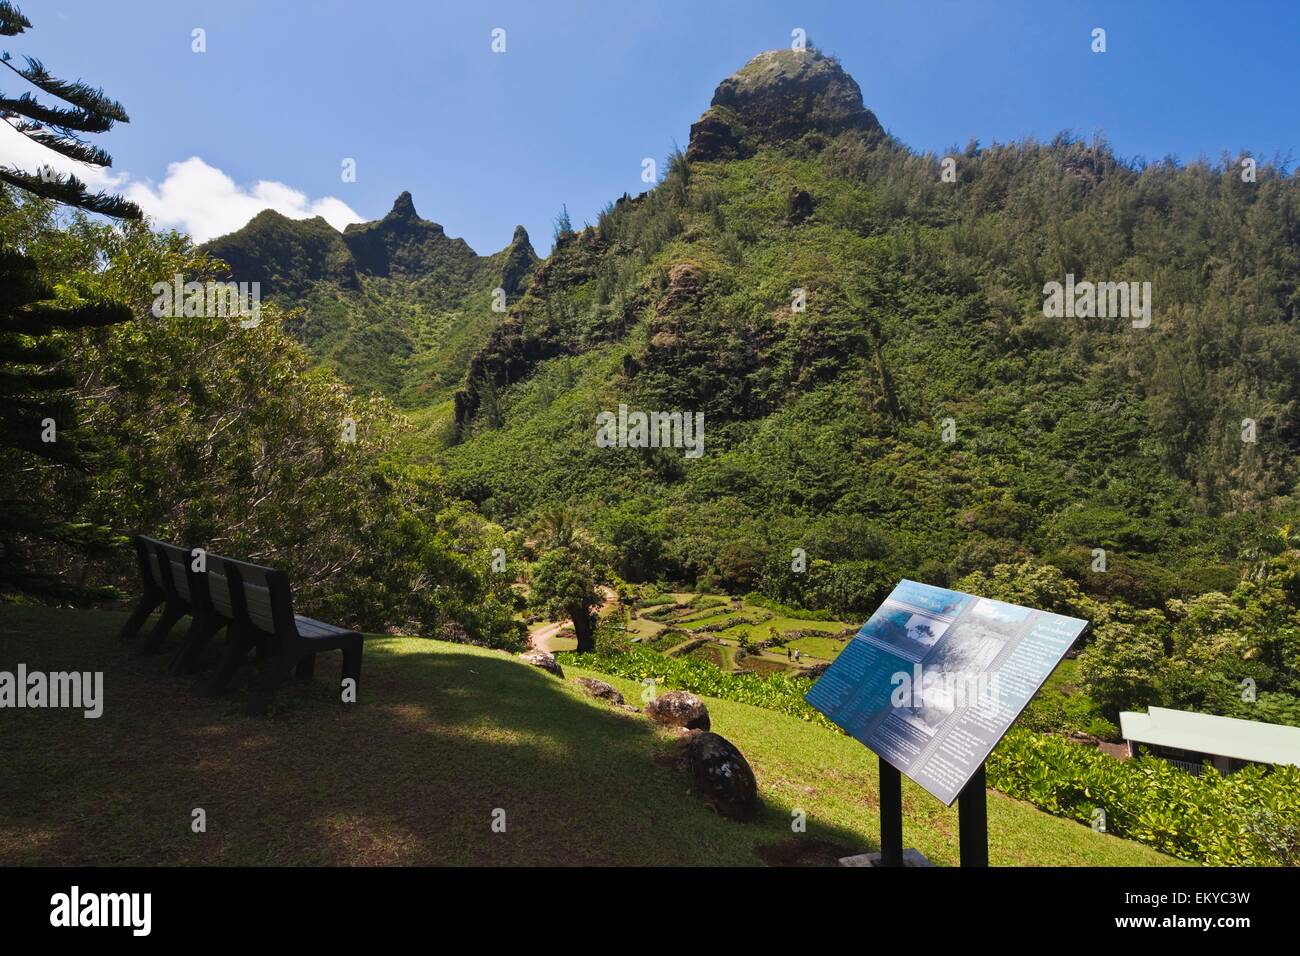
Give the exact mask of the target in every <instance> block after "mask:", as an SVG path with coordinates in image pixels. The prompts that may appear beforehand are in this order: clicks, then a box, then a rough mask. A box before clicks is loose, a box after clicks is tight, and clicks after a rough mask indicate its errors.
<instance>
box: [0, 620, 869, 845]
mask: <svg viewBox="0 0 1300 956" xmlns="http://www.w3.org/2000/svg"><path fill="white" fill-rule="evenodd" d="M122 619H123V615H120V614H106V613H95V612H78V611H50V610H43V609H34V608H32V609H24V608H7V609H2V610H0V669H4V670H12V669H14V667H16V665H17V663H18V662H20V661H21V662H23V663H26V664H27V666H28V668H29V669H41V670H69V669H76V670H83V671H84V670H102V671H104V673H105V698H106V700H105V706H104V714H103V716H102V717H101V718H99V719H97V720H87V719H84V718H83V717H82V715H81V712H80V711H66V710H62V711H51V710H16V711H13V710H7V711H0V721H3V724H2V725H0V726H3V738H4V740H5V742H6V747H5V749H6V762H7V763H8V764H9V766H10V772H9V773H7V774H5V775H4V776H3V778H0V862H2V863H5V864H58V863H67V864H143V865H149V864H177V863H181V864H202V863H216V864H406V863H410V864H550V865H565V864H570V865H664V864H717V865H736V864H756V863H760V862H762V861H764V860H766V861H768V862H775V863H798V862H803V863H825V862H829V861H830V860H831V859H832V858H833V856H834V855H835V854H837V853H838V852H839V851H840V850H844V851H848V850H853V849H856V850H858V851H860V850H861V849H862V848H863V843H864V841H863V840H862V838H861V836H860V835H858V834H856V833H853V832H851V831H847V830H841V829H839V828H834V827H830V826H824V825H821V824H820V823H819V822H818V821H817V820H815V819H814V818H812V817H810V819H809V821H808V824H809V826H808V833H806V834H798V835H796V834H793V833H792V832H791V828H790V820H791V813H790V811H791V807H789V806H785V805H784V804H783V803H774V802H767V803H766V804H765V810H764V812H763V814H762V816H761V817H760V818H759V819H758V820H757V821H755V822H753V823H750V824H741V823H736V822H733V821H729V820H725V819H723V818H720V817H718V816H717V815H715V814H714V813H713V812H712V811H711V810H709V809H708V808H706V807H705V806H704V805H703V804H702V803H701V802H700V801H699V799H698V798H697V797H696V796H694V795H693V794H691V793H690V792H689V781H688V779H687V778H686V776H685V775H684V774H682V773H681V772H679V771H676V770H673V769H672V768H670V767H667V766H664V761H663V759H662V757H663V755H664V753H665V752H666V751H669V750H671V748H672V747H673V746H674V744H673V742H672V741H671V740H669V739H667V738H666V735H665V734H663V733H662V732H660V731H659V730H657V729H656V728H655V727H654V726H653V725H651V724H650V723H649V722H648V721H646V720H645V719H644V718H643V717H642V716H640V715H638V714H633V713H628V712H625V711H619V710H616V709H613V708H610V707H608V706H607V705H604V704H599V703H595V702H592V701H589V700H587V699H585V698H583V697H580V696H579V695H577V694H576V692H572V691H569V690H565V689H564V687H563V684H562V682H561V681H559V680H558V679H557V678H555V677H552V676H550V675H548V674H545V673H544V672H542V671H540V670H537V669H535V668H532V667H529V666H526V665H523V664H521V663H519V662H517V661H514V660H511V659H509V658H506V657H503V656H501V655H498V654H494V653H492V652H485V651H480V650H477V649H474V648H465V649H463V650H462V649H459V648H456V649H448V648H447V646H446V645H433V644H431V643H425V642H421V641H418V640H415V639H395V638H375V639H372V640H370V641H368V642H367V647H366V657H365V665H364V667H363V671H362V675H363V676H362V682H361V694H360V697H361V702H360V703H359V704H357V705H355V706H352V705H344V704H341V703H340V702H339V701H338V695H337V689H336V685H335V683H334V682H335V681H336V680H337V674H338V670H337V668H338V667H339V659H338V657H339V656H338V655H337V654H333V653H331V654H322V655H321V656H320V658H319V660H318V665H317V673H316V678H315V680H314V681H313V682H312V683H311V684H309V685H297V686H293V685H290V686H288V687H286V688H285V689H284V690H283V691H281V694H280V696H279V698H278V706H277V709H276V713H275V714H274V716H273V717H271V718H270V719H256V718H247V717H244V716H243V715H242V713H241V712H240V707H241V705H242V702H243V700H244V698H245V695H246V693H247V686H248V683H249V680H250V677H251V669H249V668H245V669H244V671H243V673H242V674H241V680H240V684H239V686H237V687H236V688H235V690H234V691H232V693H231V694H230V695H229V696H227V697H223V698H216V699H214V698H209V697H204V696H202V695H201V694H200V693H199V691H198V684H199V683H200V681H197V680H193V679H176V678H171V677H169V676H168V675H166V673H165V669H166V657H165V656H161V657H150V658H143V657H140V656H139V655H138V652H137V648H138V646H139V642H138V640H137V641H135V642H130V643H128V644H119V643H118V642H116V641H115V640H114V637H113V635H114V634H115V632H116V629H117V627H118V626H120V623H121V621H122ZM183 625H184V622H182V626H183ZM656 758H659V759H656ZM199 810H201V811H202V816H203V818H204V822H205V824H206V828H205V831H204V832H195V826H194V821H195V817H196V811H199Z"/></svg>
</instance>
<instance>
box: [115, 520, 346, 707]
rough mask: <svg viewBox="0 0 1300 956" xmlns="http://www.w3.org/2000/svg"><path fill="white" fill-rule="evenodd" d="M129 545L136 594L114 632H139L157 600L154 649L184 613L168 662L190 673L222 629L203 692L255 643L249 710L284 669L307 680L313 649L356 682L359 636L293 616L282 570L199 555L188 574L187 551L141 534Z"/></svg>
mask: <svg viewBox="0 0 1300 956" xmlns="http://www.w3.org/2000/svg"><path fill="white" fill-rule="evenodd" d="M134 544H135V551H136V561H137V564H138V566H139V570H140V580H141V589H142V594H141V597H140V600H139V602H138V603H137V604H136V606H135V608H134V609H133V610H132V611H131V616H130V617H129V618H128V619H127V622H126V624H125V625H124V626H123V628H122V631H121V633H120V635H119V637H120V638H122V639H126V638H128V637H131V636H132V635H134V634H136V633H138V632H139V630H140V628H141V627H142V626H143V625H144V622H145V621H146V620H147V619H148V617H149V615H150V614H152V613H153V611H154V610H155V609H156V608H157V607H158V606H159V605H162V607H163V610H162V615H161V616H160V617H159V619H158V623H157V624H156V625H155V626H154V629H153V631H152V632H151V633H150V635H149V637H148V638H147V639H146V640H145V644H144V650H146V651H156V650H158V648H160V647H161V646H162V642H163V640H164V639H166V637H167V634H168V633H169V632H170V631H171V629H172V628H173V627H174V626H175V624H176V622H177V621H179V620H180V619H181V618H182V617H184V616H186V615H189V616H190V628H189V631H188V632H187V633H186V634H185V637H184V638H183V639H182V640H181V643H180V647H179V648H178V649H177V651H176V654H175V656H174V657H173V658H172V662H171V665H170V670H171V671H172V672H173V673H176V674H188V673H191V672H192V671H193V670H194V669H195V668H196V667H197V666H198V663H199V659H200V657H201V656H202V653H203V650H204V648H205V647H206V646H207V644H208V642H209V641H211V639H212V638H213V636H215V635H216V633H217V632H218V631H220V630H221V629H222V628H225V629H226V631H227V641H226V649H225V652H224V653H223V655H222V657H221V661H220V663H219V664H218V666H217V669H216V672H215V673H214V674H213V675H212V678H211V679H210V680H209V681H208V685H207V689H208V691H209V692H211V693H220V692H221V691H224V690H225V689H226V688H227V687H228V686H229V684H230V679H231V678H232V677H233V676H234V673H235V671H236V670H237V669H238V667H239V666H240V664H242V663H243V661H244V659H245V658H246V657H247V656H248V651H249V650H250V649H252V648H256V649H257V651H258V656H259V657H261V658H263V660H264V666H263V669H262V674H261V675H260V678H259V679H258V681H257V682H256V684H255V685H254V689H253V693H252V696H251V698H250V700H249V703H248V708H247V709H248V712H249V713H253V714H264V713H266V710H267V708H268V707H269V706H270V704H271V702H272V701H273V700H274V698H275V692H276V689H277V688H278V687H279V686H280V684H282V683H283V682H284V681H285V679H287V678H288V676H289V673H290V672H291V671H292V672H294V673H296V675H297V676H298V677H299V678H300V679H302V680H309V679H311V676H312V674H313V673H314V671H315V667H316V654H317V652H319V651H328V650H340V651H342V652H343V679H344V680H347V679H349V678H350V679H351V680H353V681H354V682H356V683H358V684H359V683H360V680H361V652H362V637H361V634H360V633H358V632H357V631H351V630H348V629H347V628H342V627H336V626H334V625H333V624H326V623H324V622H323V621H317V620H314V619H312V618H309V617H303V616H302V615H299V614H295V613H294V612H293V597H292V593H291V589H290V587H289V577H288V575H286V574H285V573H284V572H283V571H278V570H276V569H274V568H265V567H262V566H260V565H256V564H250V563H248V562H246V561H236V560H234V559H233V558H226V557H222V556H221V555H217V554H207V555H205V567H206V570H205V571H195V570H194V568H193V552H192V551H191V549H189V548H185V547H180V546H178V545H174V544H168V543H167V542H165V541H159V540H158V539H157V538H150V537H148V536H146V535H142V534H140V535H136V536H135V540H134Z"/></svg>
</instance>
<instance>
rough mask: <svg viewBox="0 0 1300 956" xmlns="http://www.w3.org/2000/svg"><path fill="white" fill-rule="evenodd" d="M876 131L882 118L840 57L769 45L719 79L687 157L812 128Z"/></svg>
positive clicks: (792, 136)
mask: <svg viewBox="0 0 1300 956" xmlns="http://www.w3.org/2000/svg"><path fill="white" fill-rule="evenodd" d="M848 130H861V131H863V132H875V131H879V130H880V122H879V121H878V120H877V119H876V117H875V114H873V113H872V112H871V111H870V110H869V109H867V108H866V107H865V106H864V105H863V103H862V89H861V87H859V86H858V83H857V81H856V80H854V79H853V77H851V76H850V75H849V74H848V73H847V72H846V71H845V69H844V68H843V67H842V66H840V64H839V61H838V60H836V59H834V58H833V57H829V56H826V55H825V54H823V53H822V52H820V51H819V50H814V49H812V48H809V49H807V50H768V51H766V52H764V53H760V54H758V55H757V56H756V57H754V58H753V59H752V60H750V61H749V62H748V63H746V64H745V65H744V66H743V67H741V68H740V69H739V70H737V71H736V72H735V73H733V74H731V76H729V77H727V78H726V79H725V80H723V81H722V82H721V83H719V84H718V88H717V89H716V90H715V91H714V93H713V100H712V102H711V103H710V105H709V108H708V109H707V110H706V111H705V112H704V115H703V116H701V117H700V119H699V121H698V122H696V123H695V124H694V125H692V126H691V142H690V146H689V147H688V149H687V154H686V155H687V158H688V159H691V160H711V159H731V158H743V157H745V156H749V155H752V154H753V152H754V151H755V150H757V149H758V148H759V147H761V146H778V145H781V144H783V143H787V142H792V141H794V140H797V139H799V138H800V137H802V136H804V135H805V134H807V133H810V132H820V133H823V134H826V135H830V136H834V135H837V134H839V133H842V132H845V131H848Z"/></svg>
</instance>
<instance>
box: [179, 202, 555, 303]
mask: <svg viewBox="0 0 1300 956" xmlns="http://www.w3.org/2000/svg"><path fill="white" fill-rule="evenodd" d="M204 249H205V251H207V252H209V253H211V254H212V255H214V256H216V257H217V258H219V259H222V260H224V261H225V262H227V263H228V264H229V265H230V271H231V273H232V274H233V275H234V277H235V278H236V279H242V280H247V281H260V282H262V292H263V294H264V295H268V296H272V295H277V294H278V295H281V296H283V297H287V298H290V299H299V298H301V297H302V296H303V295H305V294H306V292H307V291H308V290H309V289H310V288H311V286H312V285H313V284H314V283H316V282H319V281H321V280H324V281H328V282H331V283H334V284H335V285H337V286H338V287H340V288H342V289H344V290H349V291H351V290H357V289H360V280H359V277H360V276H380V277H385V278H403V279H417V280H429V281H433V282H436V283H443V284H448V285H464V286H467V287H468V286H471V285H473V286H478V285H483V284H485V283H489V285H488V287H489V288H490V287H491V286H490V283H491V282H493V281H495V280H497V278H498V277H499V280H500V282H501V285H502V286H503V287H504V288H505V290H506V292H507V294H508V295H509V296H511V297H514V296H517V295H519V294H521V293H522V291H523V288H524V287H525V286H526V285H527V282H528V280H529V278H530V276H531V275H532V273H533V270H534V269H535V268H536V266H537V263H538V259H537V254H536V253H535V252H534V251H533V247H532V244H531V243H530V242H529V240H528V233H527V231H525V230H524V227H523V226H517V227H516V228H515V234H514V238H513V239H512V240H511V242H510V245H508V246H506V247H505V248H504V249H502V250H501V251H500V252H498V253H496V254H494V255H491V256H480V255H478V254H477V253H476V252H475V251H474V250H473V249H471V248H470V246H469V243H467V242H466V241H465V240H464V239H454V238H452V237H450V236H448V235H447V233H446V232H445V231H444V230H443V228H442V226H440V225H439V224H438V223H436V222H430V221H429V220H427V219H421V218H420V216H419V214H418V213H417V212H416V211H415V203H414V201H413V200H412V199H411V194H410V193H409V192H403V193H402V194H401V195H400V196H398V197H397V200H396V201H395V202H394V203H393V208H392V209H391V210H390V211H389V213H388V215H386V216H384V218H383V219H377V220H375V221H373V222H365V223H354V224H353V225H350V226H348V227H347V229H345V230H344V231H343V232H342V233H341V234H340V233H339V232H338V231H337V230H335V229H334V228H333V227H332V226H330V225H329V223H327V222H326V221H325V220H324V219H321V218H319V217H317V218H315V219H289V218H287V217H285V216H282V215H280V213H278V212H274V211H272V210H269V209H268V210H266V211H264V212H261V213H259V214H258V215H257V216H255V217H254V218H253V219H252V220H251V221H250V222H249V223H248V225H246V226H245V227H244V228H243V229H240V230H238V231H237V232H232V233H230V234H229V235H226V236H221V237H219V238H217V239H213V240H212V241H211V242H209V243H207V245H206V246H205V247H204Z"/></svg>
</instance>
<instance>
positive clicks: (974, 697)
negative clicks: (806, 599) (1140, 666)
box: [806, 581, 1088, 804]
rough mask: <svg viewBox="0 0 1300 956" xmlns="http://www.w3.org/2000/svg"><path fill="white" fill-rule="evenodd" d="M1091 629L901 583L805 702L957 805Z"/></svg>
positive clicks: (1047, 615)
mask: <svg viewBox="0 0 1300 956" xmlns="http://www.w3.org/2000/svg"><path fill="white" fill-rule="evenodd" d="M1087 626H1088V622H1087V621H1083V620H1080V619H1078V618H1073V617H1064V616H1062V615H1060V614H1052V613H1050V612H1048V611H1039V610H1035V609H1033V608H1027V607H1020V606H1019V605H1015V604H1006V603H1004V602H1002V601H994V600H991V599H989V598H982V597H976V596H975V595H972V594H964V593H962V592H960V591H950V590H948V589H946V588H938V587H933V586H931V585H928V584H919V583H917V582H915V581H902V582H900V583H899V584H898V586H897V587H895V588H894V590H893V592H892V593H891V594H890V595H889V597H888V598H886V599H885V602H884V603H883V604H882V605H881V606H880V607H879V608H878V609H877V610H876V613H874V614H873V615H871V619H870V620H869V621H867V623H866V624H864V625H863V626H862V629H861V630H860V631H859V632H858V633H857V635H856V636H855V637H854V638H853V640H852V641H850V642H849V644H848V646H847V647H845V649H844V651H843V652H842V653H841V654H840V656H839V657H838V658H837V659H836V661H835V663H833V664H832V665H831V666H830V667H829V668H828V669H827V670H826V673H825V674H823V675H822V677H821V679H820V680H818V681H817V683H816V684H814V685H813V686H812V688H811V689H810V690H809V691H808V694H807V696H806V699H807V701H808V703H809V704H811V705H812V706H813V707H815V708H817V710H819V711H821V712H822V713H823V714H825V715H826V716H827V717H829V718H830V719H831V720H832V721H834V722H835V723H836V724H838V725H839V726H840V727H842V728H843V729H844V730H845V731H846V732H847V733H849V734H850V735H851V736H852V737H854V738H856V739H857V740H859V741H861V742H862V743H863V744H865V745H866V746H867V747H869V748H871V750H873V751H875V752H876V753H877V754H879V755H880V756H881V757H882V758H884V759H885V760H887V761H888V762H889V763H891V764H892V765H893V766H895V767H897V768H898V769H899V770H900V771H901V772H902V773H904V774H906V775H907V776H908V777H910V778H911V779H912V780H914V781H915V782H916V783H918V784H920V785H921V786H922V787H924V788H925V789H926V790H928V791H929V792H930V793H932V794H934V796H936V797H938V798H939V799H940V800H942V801H943V802H944V803H946V804H952V802H953V801H954V800H956V799H957V797H958V796H959V795H960V793H961V791H962V788H963V787H964V786H965V785H966V782H967V781H968V780H969V779H970V777H971V775H972V774H974V773H975V771H976V770H978V769H979V767H980V765H981V764H982V763H983V762H984V759H985V758H986V757H987V756H988V755H989V752H990V751H991V750H992V749H993V748H994V747H995V746H997V743H998V741H999V740H1001V739H1002V736H1003V734H1005V733H1006V732H1007V729H1008V728H1009V727H1010V726H1011V724H1012V722H1013V721H1014V720H1015V719H1016V717H1017V716H1019V714H1020V712H1021V711H1022V710H1024V708H1025V706H1026V705H1027V704H1028V703H1029V701H1030V699H1031V698H1032V697H1033V696H1034V694H1035V693H1036V692H1037V691H1038V688H1039V687H1041V686H1042V685H1043V682H1044V681H1045V680H1047V678H1048V676H1049V675H1050V674H1051V673H1052V670H1053V668H1055V667H1056V665H1057V664H1058V663H1059V662H1060V660H1061V658H1062V657H1063V656H1064V655H1065V652H1066V651H1068V650H1069V649H1070V646H1071V645H1072V644H1073V643H1074V642H1075V640H1076V639H1077V638H1078V637H1079V635H1080V634H1082V633H1083V630H1084V628H1086V627H1087Z"/></svg>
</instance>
